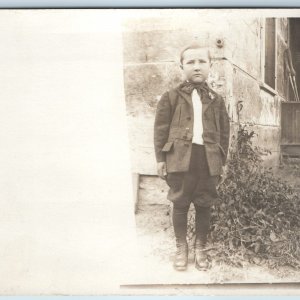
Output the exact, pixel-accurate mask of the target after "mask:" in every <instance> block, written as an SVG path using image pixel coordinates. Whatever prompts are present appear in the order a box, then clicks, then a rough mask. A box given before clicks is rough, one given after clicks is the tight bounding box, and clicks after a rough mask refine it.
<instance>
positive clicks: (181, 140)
mask: <svg viewBox="0 0 300 300" xmlns="http://www.w3.org/2000/svg"><path fill="white" fill-rule="evenodd" d="M180 62H181V66H180V67H181V69H182V71H183V74H184V76H185V79H186V80H185V81H184V82H183V83H181V84H180V85H179V86H177V87H176V88H175V89H171V90H170V91H168V92H166V93H164V94H163V95H162V97H161V99H160V101H159V103H158V106H157V111H156V117H155V124H154V147H155V154H156V160H157V172H158V175H159V177H161V178H162V179H165V180H166V181H167V184H168V185H169V187H170V190H169V192H168V199H169V200H170V201H172V202H173V215H172V219H173V227H174V233H175V238H176V247H177V251H176V255H175V260H174V267H175V269H176V270H179V271H182V270H185V269H186V268H187V264H188V245H187V240H186V235H187V213H188V210H189V207H190V204H191V202H193V203H194V206H195V210H196V216H195V229H196V241H195V266H196V268H197V269H198V270H206V269H207V268H209V266H210V265H209V262H208V260H207V253H206V252H207V251H206V244H207V235H208V230H209V224H210V210H211V206H212V205H213V204H214V202H215V200H216V199H217V197H218V195H217V190H216V186H217V184H218V182H219V179H220V177H221V174H222V168H223V166H224V165H225V162H226V157H227V152H228V144H229V118H228V114H227V111H226V107H225V103H224V100H223V99H222V97H221V96H219V95H218V94H216V93H215V92H214V91H213V90H211V89H210V88H209V87H208V85H207V83H206V79H207V77H208V74H209V71H210V67H211V58H210V53H209V49H208V48H207V47H203V46H201V45H199V44H197V43H193V44H191V45H189V46H188V47H186V48H184V49H183V51H182V52H181V56H180Z"/></svg>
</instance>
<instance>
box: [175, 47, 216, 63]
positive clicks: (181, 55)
mask: <svg viewBox="0 0 300 300" xmlns="http://www.w3.org/2000/svg"><path fill="white" fill-rule="evenodd" d="M189 49H207V54H208V59H209V61H211V55H210V51H209V46H207V45H203V44H200V43H199V42H193V43H191V44H189V45H187V46H185V47H184V48H183V49H182V50H181V52H180V63H181V64H182V62H183V55H184V52H185V51H187V50H189Z"/></svg>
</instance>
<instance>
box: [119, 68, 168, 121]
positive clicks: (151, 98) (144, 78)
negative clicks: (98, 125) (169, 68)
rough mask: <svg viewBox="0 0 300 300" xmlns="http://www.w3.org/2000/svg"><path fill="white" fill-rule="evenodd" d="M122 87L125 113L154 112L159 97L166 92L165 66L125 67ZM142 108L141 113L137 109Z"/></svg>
mask: <svg viewBox="0 0 300 300" xmlns="http://www.w3.org/2000/svg"><path fill="white" fill-rule="evenodd" d="M124 85H125V96H126V105H127V112H128V113H129V114H133V115H135V114H143V113H144V112H146V111H147V110H149V111H150V114H152V112H153V111H154V109H155V107H156V104H157V102H158V100H159V99H160V97H161V95H162V94H163V93H164V92H165V91H166V90H167V87H168V78H167V76H166V65H165V64H149V65H148V64H146V65H132V66H126V67H125V69H124ZM141 107H142V112H140V111H139V109H138V108H141Z"/></svg>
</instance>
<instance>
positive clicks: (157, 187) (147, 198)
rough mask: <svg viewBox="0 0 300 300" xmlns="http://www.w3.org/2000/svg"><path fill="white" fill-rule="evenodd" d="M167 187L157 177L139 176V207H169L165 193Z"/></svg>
mask: <svg viewBox="0 0 300 300" xmlns="http://www.w3.org/2000/svg"><path fill="white" fill-rule="evenodd" d="M168 190H169V187H168V185H167V184H166V182H165V181H164V180H162V179H160V178H159V177H158V176H140V185H139V206H143V205H157V204H160V205H169V204H170V201H169V200H167V193H168Z"/></svg>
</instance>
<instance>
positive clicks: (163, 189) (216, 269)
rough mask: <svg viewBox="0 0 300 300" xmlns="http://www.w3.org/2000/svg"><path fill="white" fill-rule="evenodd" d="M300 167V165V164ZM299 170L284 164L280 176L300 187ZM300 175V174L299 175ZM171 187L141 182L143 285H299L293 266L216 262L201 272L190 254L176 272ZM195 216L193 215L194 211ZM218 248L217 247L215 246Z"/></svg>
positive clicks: (151, 178) (139, 223)
mask: <svg viewBox="0 0 300 300" xmlns="http://www.w3.org/2000/svg"><path fill="white" fill-rule="evenodd" d="M299 165H300V164H299ZM299 170H300V169H298V167H295V164H292V167H291V165H289V164H285V165H283V166H282V167H281V168H280V169H279V170H278V171H277V174H278V176H280V177H282V178H284V179H285V180H289V182H290V183H291V184H293V185H294V186H295V189H299V188H300V171H299ZM298 172H299V174H298ZM167 190H168V187H167V185H166V184H165V183H164V182H163V181H162V180H160V179H158V178H157V177H155V176H142V177H141V180H140V190H139V205H138V211H137V213H136V226H137V238H138V246H139V251H140V256H141V258H142V260H143V261H144V262H145V266H146V267H145V276H140V277H139V282H138V283H141V284H208V283H279V282H281V283H282V282H300V271H295V270H294V269H292V268H291V267H282V268H280V269H269V268H267V267H266V266H260V265H256V264H254V263H253V264H250V263H249V262H246V261H245V263H244V264H243V266H242V267H240V268H237V267H232V266H230V265H226V264H221V263H215V262H214V261H212V262H211V263H212V267H211V269H210V270H208V271H202V272H199V271H198V270H196V269H195V267H194V263H193V253H190V255H189V265H188V269H187V271H185V272H178V271H175V270H174V269H173V266H172V263H173V257H174V253H175V240H174V233H173V228H172V226H171V219H170V205H169V202H168V200H166V193H167ZM191 213H192V212H191ZM212 246H215V247H216V246H217V245H212Z"/></svg>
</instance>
